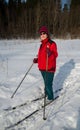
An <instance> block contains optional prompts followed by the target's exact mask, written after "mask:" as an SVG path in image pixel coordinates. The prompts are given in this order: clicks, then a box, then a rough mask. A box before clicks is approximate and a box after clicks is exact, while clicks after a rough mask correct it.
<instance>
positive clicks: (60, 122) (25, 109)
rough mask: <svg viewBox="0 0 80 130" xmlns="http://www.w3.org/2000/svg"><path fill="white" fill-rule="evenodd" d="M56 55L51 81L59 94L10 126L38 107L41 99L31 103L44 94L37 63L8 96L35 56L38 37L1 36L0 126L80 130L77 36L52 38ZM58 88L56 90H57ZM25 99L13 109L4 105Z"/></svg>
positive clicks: (0, 129)
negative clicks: (32, 113)
mask: <svg viewBox="0 0 80 130" xmlns="http://www.w3.org/2000/svg"><path fill="white" fill-rule="evenodd" d="M55 42H56V43H57V47H58V53H59V56H58V58H57V70H56V73H55V77H54V82H53V91H54V94H55V97H56V96H57V95H59V98H58V99H57V100H56V101H55V102H54V103H52V104H50V105H49V106H47V107H46V117H47V120H45V121H44V120H43V109H42V110H41V111H39V112H38V113H36V114H35V115H33V116H32V117H30V118H29V119H26V120H25V121H23V122H22V123H20V124H19V125H17V126H14V127H12V128H8V127H9V126H11V125H13V124H14V123H16V122H18V121H19V120H22V119H23V118H25V117H26V116H27V115H29V114H30V113H31V112H33V111H35V110H36V109H39V108H40V106H41V104H43V100H42V101H38V102H34V103H30V101H31V100H33V99H35V98H37V97H40V96H41V95H42V94H44V83H43V79H42V77H41V74H40V72H39V70H38V67H37V64H34V65H33V66H32V68H31V70H30V71H29V72H28V74H27V76H26V78H25V79H24V81H23V82H22V84H21V86H20V88H19V89H18V91H17V92H16V93H15V95H14V97H13V98H11V96H12V94H13V93H14V91H15V90H16V88H17V87H18V85H19V84H20V82H21V80H22V78H23V77H24V75H25V74H26V72H27V71H28V70H29V68H30V66H31V65H32V61H33V58H34V57H36V55H37V52H38V48H39V46H40V40H39V39H37V40H33V39H31V40H20V39H18V40H14V39H13V40H0V130H9V129H10V130H80V39H74V40H71V39H69V40H63V39H55ZM60 88H62V90H61V91H59V92H57V93H55V91H56V90H58V89H60ZM25 102H27V103H28V105H25V106H22V107H20V108H17V109H16V110H9V111H6V110H5V109H7V108H11V107H14V106H16V105H19V104H22V103H25Z"/></svg>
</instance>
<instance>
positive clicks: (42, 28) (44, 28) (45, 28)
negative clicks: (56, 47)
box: [39, 26, 48, 34]
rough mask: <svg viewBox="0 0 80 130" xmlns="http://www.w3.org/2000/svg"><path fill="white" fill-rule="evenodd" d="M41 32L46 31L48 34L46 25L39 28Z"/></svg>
mask: <svg viewBox="0 0 80 130" xmlns="http://www.w3.org/2000/svg"><path fill="white" fill-rule="evenodd" d="M41 32H45V33H46V34H48V29H47V27H46V26H42V27H41V28H40V29H39V33H41Z"/></svg>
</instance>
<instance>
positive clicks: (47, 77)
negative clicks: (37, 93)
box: [41, 71, 54, 100]
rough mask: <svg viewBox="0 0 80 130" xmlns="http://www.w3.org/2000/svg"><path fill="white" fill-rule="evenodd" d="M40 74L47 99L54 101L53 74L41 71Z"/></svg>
mask: <svg viewBox="0 0 80 130" xmlns="http://www.w3.org/2000/svg"><path fill="white" fill-rule="evenodd" d="M41 74H42V77H43V79H44V84H45V93H46V95H47V96H48V99H49V100H52V99H54V95H53V89H52V83H53V78H54V73H51V72H47V71H41Z"/></svg>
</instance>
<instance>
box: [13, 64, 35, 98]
mask: <svg viewBox="0 0 80 130" xmlns="http://www.w3.org/2000/svg"><path fill="white" fill-rule="evenodd" d="M33 64H34V63H32V64H31V66H30V67H29V69H28V71H27V72H26V73H25V75H24V77H23V78H22V80H21V82H20V83H19V85H18V86H17V88H16V90H15V91H14V93H13V94H12V96H11V98H13V97H14V95H15V93H16V92H17V90H18V89H19V87H20V86H21V84H22V82H23V80H24V79H25V77H26V75H27V74H28V72H29V71H30V70H31V68H32V66H33Z"/></svg>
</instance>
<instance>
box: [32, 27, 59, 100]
mask: <svg viewBox="0 0 80 130" xmlns="http://www.w3.org/2000/svg"><path fill="white" fill-rule="evenodd" d="M39 34H40V39H41V45H40V48H39V51H38V57H37V58H34V60H33V62H34V63H38V68H39V70H40V72H41V74H42V77H43V79H44V84H45V93H46V96H48V99H49V100H54V94H53V89H52V83H53V78H54V73H55V71H56V58H57V56H58V52H57V45H56V43H55V42H54V41H52V40H51V39H50V37H49V33H48V29H47V27H46V26H42V27H41V28H40V29H39Z"/></svg>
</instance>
